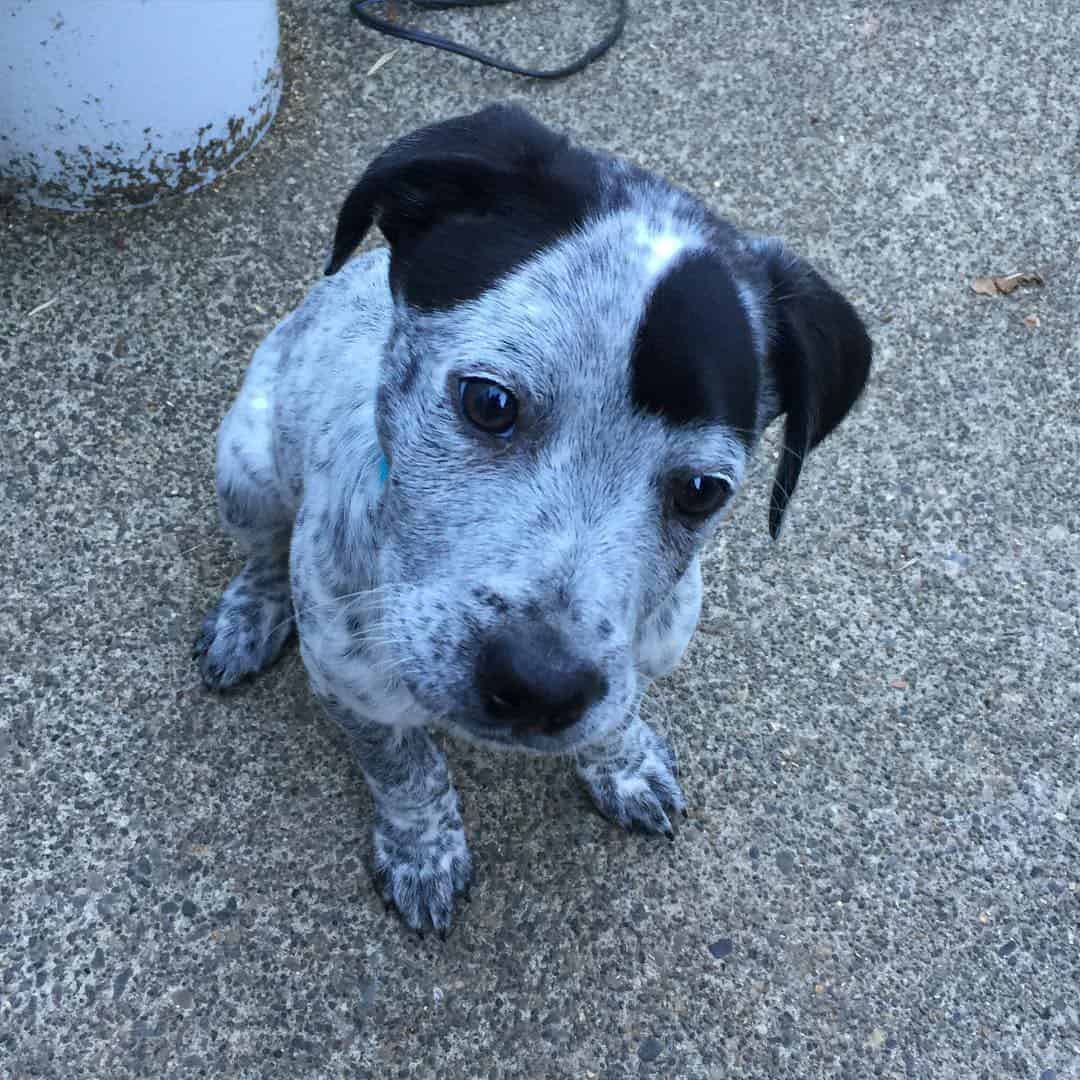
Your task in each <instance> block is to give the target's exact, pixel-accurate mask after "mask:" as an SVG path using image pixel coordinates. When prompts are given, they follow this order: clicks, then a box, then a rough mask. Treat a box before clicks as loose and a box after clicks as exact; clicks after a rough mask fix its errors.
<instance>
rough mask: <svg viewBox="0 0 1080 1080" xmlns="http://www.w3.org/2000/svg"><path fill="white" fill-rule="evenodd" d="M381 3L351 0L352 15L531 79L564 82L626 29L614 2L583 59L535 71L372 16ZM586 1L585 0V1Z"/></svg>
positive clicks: (621, 8) (623, 10)
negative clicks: (610, 19)
mask: <svg viewBox="0 0 1080 1080" xmlns="http://www.w3.org/2000/svg"><path fill="white" fill-rule="evenodd" d="M383 2H384V0H351V3H350V5H349V6H350V8H351V10H352V13H353V14H354V15H355V16H356V17H357V18H358V19H359V20H360V21H361V22H362V23H363V24H364V25H365V26H370V27H371V28H372V29H373V30H378V31H379V33H381V34H389V35H390V36H391V37H397V38H404V39H405V40H406V41H415V42H418V43H419V44H421V45H430V46H431V47H432V48H433V49H443V50H444V51H446V52H452V53H457V54H458V55H459V56H465V57H468V59H470V60H475V61H477V63H480V64H487V66H488V67H493V68H498V69H499V71H508V72H510V73H511V74H512V75H525V76H528V77H529V78H531V79H565V78H566V76H567V75H576V74H577V73H578V72H579V71H582V70H584V69H585V68H586V67H588V66H589V64H591V63H592V62H593V61H594V60H596V59H598V58H599V57H601V56H603V55H604V53H606V52H607V51H608V49H610V48H611V46H612V45H614V44H615V42H616V41H618V40H619V37H620V36H621V35H622V32H623V27H625V26H626V18H627V14H628V6H627V4H628V0H615V23H614V25H613V26H612V27H611V29H610V30H609V31H608V32H607V33H606V34H605V35H604V36H603V38H601V39H600V41H598V42H597V43H596V44H595V45H593V46H592V47H591V48H589V49H588V50H587V51H586V52H585V53H584V54H583V55H582V56H580V57H578V59H577V60H574V61H573V62H572V63H570V64H567V65H566V66H565V67H559V68H551V69H550V70H546V71H540V70H536V69H534V68H524V67H518V65H517V64H511V63H508V62H506V61H503V60H496V59H495V58H494V57H493V56H488V55H487V54H486V53H482V52H480V51H479V50H477V49H471V48H469V46H468V45H459V44H458V43H457V42H455V41H450V40H448V39H447V38H444V37H440V36H439V35H438V34H429V33H427V32H426V31H424V30H415V29H413V28H412V27H409V26H400V25H398V24H397V23H394V22H390V20H389V19H383V18H380V17H379V16H378V15H373V14H372V13H371V12H370V11H369V10H368V9H369V8H371V7H374V6H375V5H376V4H379V3H383ZM413 2H414V3H416V4H417V5H418V6H419V7H423V8H429V9H433V10H442V9H446V8H463V7H491V6H494V5H495V4H507V3H510V2H511V0H413ZM585 2H588V0H585Z"/></svg>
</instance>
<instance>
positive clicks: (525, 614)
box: [196, 107, 871, 931]
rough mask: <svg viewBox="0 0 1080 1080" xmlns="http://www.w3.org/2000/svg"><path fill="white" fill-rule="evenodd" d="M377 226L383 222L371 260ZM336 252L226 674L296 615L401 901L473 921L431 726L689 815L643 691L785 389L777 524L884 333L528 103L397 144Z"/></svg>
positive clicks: (247, 465) (288, 409) (315, 295)
mask: <svg viewBox="0 0 1080 1080" xmlns="http://www.w3.org/2000/svg"><path fill="white" fill-rule="evenodd" d="M373 224H378V226H379V229H380V230H381V232H382V234H383V236H384V237H385V238H386V241H387V243H388V244H389V248H383V249H380V250H377V251H373V252H371V253H369V254H367V255H364V256H363V257H362V258H358V259H356V260H354V261H352V262H348V260H349V257H350V255H352V253H353V252H354V251H355V249H356V248H357V246H358V245H359V244H360V242H361V241H362V240H363V239H364V237H365V236H366V235H367V233H368V231H369V230H370V229H371V227H372V225H373ZM326 275H327V276H326V278H325V280H323V281H322V282H320V283H319V284H318V285H317V286H316V287H315V288H314V289H313V290H312V291H311V293H310V295H309V296H308V298H307V299H306V300H305V301H304V303H303V304H302V305H301V307H300V308H299V309H298V310H296V311H295V312H293V314H291V315H290V316H289V317H288V318H286V319H285V320H284V321H283V322H282V323H281V324H280V325H279V326H278V327H277V328H276V329H275V330H274V331H273V332H272V333H271V334H270V335H269V337H268V338H267V339H266V340H265V341H264V342H263V344H262V345H261V346H260V347H259V349H258V351H257V352H256V353H255V357H254V359H253V360H252V363H251V366H250V369H249V371H248V373H247V376H246V379H245V382H244V385H243V388H242V390H241V391H240V394H239V397H238V398H237V400H236V402H235V404H234V405H233V407H232V409H231V411H230V412H229V413H228V415H227V416H226V418H225V420H224V422H223V424H222V426H221V429H220V433H219V436H218V447H217V450H218V453H217V493H218V498H219V503H220V513H221V520H222V524H223V526H224V528H225V530H226V531H227V532H228V533H229V534H230V535H231V536H233V537H234V538H235V539H236V540H237V541H238V542H239V543H240V544H241V546H242V547H243V548H244V549H245V551H246V554H247V562H246V563H245V565H244V568H243V569H242V570H241V571H240V573H239V574H238V575H237V576H236V578H234V579H233V581H232V583H231V584H230V585H229V586H228V588H227V589H226V590H225V594H224V596H223V597H222V599H221V601H220V603H219V604H218V605H217V607H216V608H214V610H213V611H211V612H210V614H209V615H208V616H207V617H206V620H205V623H204V625H203V629H202V633H201V635H200V637H199V639H198V641H197V642H196V655H197V657H198V658H199V661H200V666H201V670H202V675H203V678H204V680H205V682H206V684H207V685H208V686H210V687H212V688H216V689H222V688H225V687H229V686H233V685H235V684H236V683H238V682H240V681H241V680H242V679H244V678H246V677H249V676H251V675H254V674H255V673H256V672H258V671H259V670H261V669H262V668H264V667H266V666H267V665H268V664H269V663H271V661H273V660H274V658H275V657H276V656H277V655H278V654H279V653H280V652H281V649H282V647H283V646H284V645H285V643H286V641H287V639H288V638H289V636H290V634H291V632H292V629H293V627H294V626H295V627H296V628H297V629H298V631H299V636H300V650H301V654H302V656H303V660H304V664H305V666H306V668H307V672H308V675H309V677H310V681H311V686H312V688H313V690H314V692H315V694H316V696H317V697H318V699H319V700H320V701H321V702H322V704H323V706H324V708H325V709H326V711H327V712H328V713H329V714H330V716H331V717H332V718H333V719H334V720H335V721H336V722H337V723H338V724H339V725H340V726H341V727H342V728H343V729H344V731H345V732H346V734H347V736H348V739H349V741H350V744H351V747H352V750H353V753H354V754H355V757H356V761H357V764H358V765H359V766H360V769H361V770H362V771H363V773H364V776H365V777H366V779H367V782H368V785H369V786H370V788H371V793H372V795H373V796H374V807H375V818H374V820H375V826H374V850H375V857H374V863H375V875H376V881H377V883H378V886H379V888H380V890H381V891H382V894H383V897H384V899H385V900H386V901H387V902H388V903H389V902H392V903H393V904H395V905H396V906H397V908H398V909H399V911H400V912H401V914H402V915H403V916H404V919H405V921H406V922H407V923H408V924H409V925H410V926H412V927H415V928H423V927H425V926H428V925H430V926H432V927H434V928H435V929H436V930H439V931H445V929H446V928H447V926H448V925H449V922H450V919H451V914H452V908H453V904H454V897H455V894H457V893H461V892H463V891H464V890H465V889H466V888H467V886H468V884H469V879H470V876H471V864H470V858H469V852H468V848H467V846H466V843H465V834H464V831H463V829H462V821H461V814H460V812H459V809H458V799H457V794H456V793H455V791H454V788H453V786H452V785H451V782H450V776H449V773H448V771H447V766H446V761H445V759H444V757H443V755H442V753H441V752H440V751H439V749H438V748H437V747H436V745H435V743H434V742H433V741H432V739H431V737H430V736H429V734H428V731H427V729H428V728H429V727H438V728H443V729H445V730H448V731H450V732H452V733H455V734H459V735H463V736H466V737H468V738H470V739H473V740H475V741H477V742H479V743H483V744H484V745H487V746H494V747H507V748H515V749H520V750H528V751H533V752H535V753H542V754H559V755H563V756H565V757H567V758H568V759H569V760H570V761H571V762H572V764H573V767H574V768H575V769H576V770H577V772H578V774H579V776H580V777H581V779H582V781H583V782H584V784H585V786H586V788H587V789H588V791H589V793H590V795H591V796H592V798H593V800H594V801H595V803H596V805H597V807H598V808H599V809H600V811H601V812H602V813H603V814H605V815H606V816H607V817H608V818H610V819H611V820H612V821H615V822H617V823H618V824H619V825H622V826H624V827H626V828H640V829H644V830H646V831H648V832H654V833H662V834H665V835H667V836H669V837H670V836H672V830H671V825H670V822H669V819H668V812H669V811H682V810H683V809H684V806H685V802H684V798H683V794H682V792H681V791H680V789H679V784H678V782H677V780H676V769H675V758H674V755H673V754H672V751H671V749H670V747H669V745H668V743H667V742H666V741H665V739H664V738H663V737H662V736H661V735H659V734H658V733H657V732H655V731H653V730H652V729H651V728H650V727H648V726H647V725H646V724H645V723H644V722H643V721H642V720H641V719H640V718H639V715H638V704H639V702H640V700H641V697H642V695H643V694H644V692H645V690H646V688H647V687H648V685H649V683H650V682H651V680H653V679H656V678H658V677H660V676H663V675H666V674H668V673H669V672H670V671H671V670H672V669H673V668H674V667H675V666H676V664H677V663H678V662H679V659H680V658H681V656H682V654H683V651H684V650H685V648H686V646H687V643H688V642H689V640H690V636H691V634H692V633H693V631H694V627H695V625H696V622H697V619H698V614H699V609H700V604H701V573H700V570H699V565H698V555H699V552H700V551H701V548H702V546H703V545H704V544H705V543H706V542H707V541H708V539H709V537H710V536H711V535H712V533H713V531H714V529H715V528H716V526H717V523H718V522H719V521H720V520H721V519H722V518H723V517H724V515H725V514H726V513H727V512H728V510H729V508H730V506H731V502H732V499H733V497H734V495H735V493H736V492H737V491H738V489H739V486H740V485H741V483H742V481H743V477H744V476H745V474H746V469H747V462H748V460H749V458H750V455H751V454H752V453H753V451H754V449H755V446H756V445H757V443H758V440H759V437H760V435H761V433H762V431H763V429H764V428H765V427H766V426H767V425H768V424H769V423H770V422H771V421H772V420H773V419H774V418H776V417H777V416H779V415H781V414H783V415H784V416H785V426H784V446H783V451H782V454H781V458H780V464H779V467H778V471H777V474H776V479H775V483H774V485H773V491H772V502H771V508H770V512H769V527H770V530H771V532H772V534H773V535H774V536H775V535H776V534H777V532H778V530H779V528H780V525H781V522H782V520H783V516H784V510H785V507H786V505H787V503H788V500H789V498H790V497H791V495H792V493H793V492H794V490H795V485H796V483H797V481H798V479H799V472H800V470H801V468H802V463H803V459H804V457H805V455H806V454H807V452H808V451H809V450H811V449H812V448H813V447H814V446H815V445H817V443H819V442H820V441H821V439H823V438H824V437H825V436H826V435H828V434H829V432H831V431H832V430H833V429H834V428H835V427H836V426H837V424H839V423H840V421H841V420H842V419H843V417H844V416H845V415H846V414H847V412H848V410H849V409H850V408H851V406H852V404H853V403H854V402H855V400H856V398H857V397H858V396H859V394H860V392H861V391H862V389H863V386H864V384H865V382H866V379H867V375H868V372H869V367H870V356H871V344H870V341H869V339H868V337H867V334H866V332H865V330H864V328H863V325H862V323H861V322H860V321H859V318H858V316H857V315H856V314H855V312H854V311H853V310H852V308H851V306H850V305H849V304H848V303H847V302H846V301H845V300H844V299H843V298H841V297H840V296H839V295H838V294H837V293H836V292H835V291H834V290H833V289H832V288H831V287H830V286H829V285H828V284H827V283H826V282H825V281H824V280H823V279H822V278H821V277H820V276H819V275H818V274H817V273H815V272H814V271H813V270H812V269H811V268H810V267H809V266H808V265H807V264H806V263H805V262H803V261H802V260H800V259H799V258H797V257H796V256H794V255H792V254H791V253H789V252H788V251H787V250H786V249H785V248H784V247H783V246H782V245H781V244H780V243H779V242H778V241H776V240H773V239H763V238H760V237H755V236H749V235H745V234H743V233H741V232H739V231H738V230H737V229H736V228H735V227H734V226H733V225H731V224H729V223H728V222H725V221H721V220H718V219H717V218H716V217H714V216H713V215H712V214H711V213H710V212H709V211H708V210H707V209H706V208H705V207H704V206H702V204H701V203H699V202H698V201H697V200H696V199H694V198H692V197H691V196H689V195H687V194H686V193H685V192H682V191H679V190H676V189H675V188H673V187H671V186H670V185H668V184H667V183H665V182H664V181H662V180H660V179H657V178H656V177H654V176H651V175H649V174H647V173H645V172H643V171H641V170H640V169H637V168H635V167H633V166H632V165H629V164H626V163H625V162H622V161H619V160H616V159H614V158H612V157H608V156H606V155H604V154H599V153H594V152H591V151H588V150H584V149H581V148H579V147H577V146H574V145H572V144H571V143H570V142H569V141H568V140H567V139H565V138H563V137H562V136H560V135H557V134H555V133H553V132H552V131H550V130H549V129H548V128H546V127H544V126H543V125H542V124H540V123H539V122H538V121H536V120H535V119H533V118H532V117H531V116H529V115H528V114H527V113H525V112H523V111H522V110H521V109H518V108H509V107H492V108H488V109H485V110H483V111H482V112H479V113H476V114H475V115H471V116H465V117H460V118H457V119H452V120H448V121H446V122H444V123H439V124H435V125H433V126H432V127H429V128H425V129H423V130H421V131H418V132H416V133H414V134H412V135H409V136H407V137H406V138H403V139H401V140H400V141H398V142H397V143H394V144H393V145H392V146H390V147H389V149H387V150H386V151H385V152H384V153H383V154H382V155H381V156H380V157H379V158H377V159H376V160H375V161H374V162H373V163H372V165H371V166H370V167H369V168H368V170H367V171H366V172H365V173H364V175H363V176H362V177H361V179H360V181H359V183H358V184H357V185H356V187H355V188H353V190H352V192H351V193H350V194H349V196H348V198H347V199H346V200H345V203H344V206H343V207H342V210H341V214H340V217H339V219H338V224H337V232H336V235H335V238H334V245H333V251H332V253H331V255H330V258H329V262H328V264H327V267H326Z"/></svg>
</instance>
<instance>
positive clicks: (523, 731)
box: [448, 720, 593, 756]
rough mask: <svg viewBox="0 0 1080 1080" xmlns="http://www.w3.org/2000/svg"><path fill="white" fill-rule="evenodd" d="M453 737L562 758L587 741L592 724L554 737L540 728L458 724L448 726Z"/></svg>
mask: <svg viewBox="0 0 1080 1080" xmlns="http://www.w3.org/2000/svg"><path fill="white" fill-rule="evenodd" d="M448 729H449V730H450V731H451V732H452V733H454V734H460V735H461V736H462V737H463V738H465V739H467V740H468V741H469V742H472V743H476V744H477V745H479V746H484V747H487V748H489V749H498V750H526V751H529V752H530V753H534V754H550V755H553V756H562V755H565V754H568V753H572V752H573V751H574V750H576V749H577V748H578V747H580V746H584V745H585V744H586V743H588V742H589V741H590V735H591V733H592V731H593V727H592V725H591V724H587V723H581V724H578V725H576V726H575V728H564V729H563V730H562V731H560V732H558V733H557V734H555V735H552V734H549V733H546V732H545V731H544V730H543V728H542V727H541V726H539V725H533V726H524V725H518V726H516V727H505V728H495V727H489V726H488V725H486V724H478V723H476V722H475V721H468V720H457V721H455V722H453V723H452V724H449V725H448Z"/></svg>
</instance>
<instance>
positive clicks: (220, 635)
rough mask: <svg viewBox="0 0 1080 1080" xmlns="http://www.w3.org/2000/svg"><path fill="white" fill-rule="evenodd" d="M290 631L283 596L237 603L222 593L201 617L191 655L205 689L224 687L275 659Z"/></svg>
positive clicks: (233, 684)
mask: <svg viewBox="0 0 1080 1080" xmlns="http://www.w3.org/2000/svg"><path fill="white" fill-rule="evenodd" d="M291 633H292V618H291V612H290V607H289V603H288V598H287V597H274V598H266V599H265V600H263V601H262V602H259V601H251V600H249V601H248V602H247V603H245V604H237V603H234V602H230V599H229V597H228V596H226V597H225V598H223V599H222V601H221V603H219V604H218V605H217V607H215V608H214V609H213V610H212V611H211V612H210V613H209V614H208V615H207V616H206V618H205V619H204V620H203V625H202V629H201V630H200V632H199V636H198V637H197V638H196V639H195V642H194V644H193V645H192V658H193V659H194V660H195V661H196V662H197V663H198V665H199V673H200V674H201V675H202V680H203V683H204V684H205V685H206V686H207V687H208V688H209V689H211V690H227V689H230V688H231V687H235V686H237V685H238V684H240V683H242V682H245V681H246V680H248V679H250V678H252V676H254V675H255V674H256V673H258V672H259V671H261V670H262V669H263V668H265V667H267V666H268V665H269V664H270V663H271V662H272V661H273V660H274V659H276V658H277V656H278V654H279V653H280V652H281V650H282V649H283V648H284V646H285V643H286V642H287V641H288V639H289V636H290V634H291Z"/></svg>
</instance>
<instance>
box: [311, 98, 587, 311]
mask: <svg viewBox="0 0 1080 1080" xmlns="http://www.w3.org/2000/svg"><path fill="white" fill-rule="evenodd" d="M603 190H604V186H603V184H602V183H601V164H600V162H599V161H598V160H597V158H596V157H595V156H594V155H592V154H590V153H589V152H588V151H586V150H580V149H578V148H576V147H574V146H571V144H570V143H569V141H568V140H567V139H565V138H564V137H563V136H561V135H558V134H556V133H555V132H553V131H550V130H549V129H548V128H546V127H544V125H542V124H540V123H539V122H538V121H536V120H534V119H533V118H532V117H531V116H529V114H528V113H526V112H524V111H523V110H522V109H517V108H512V107H506V106H495V107H492V108H489V109H485V110H483V111H482V112H479V113H476V114H474V115H472V116H466V117H458V118H455V119H453V120H449V121H446V122H444V123H442V124H435V125H433V126H432V127H430V128H426V129H424V130H423V131H420V132H417V133H415V134H414V135H411V136H409V137H407V138H405V139H402V140H401V141H400V142H398V143H395V144H394V145H393V146H392V147H390V148H389V149H388V150H387V151H386V152H385V153H384V154H383V155H382V156H381V157H380V158H379V159H378V160H376V161H375V162H374V163H373V164H372V166H371V167H370V168H369V169H368V171H367V172H366V173H365V174H364V176H363V178H362V179H361V180H360V183H358V184H357V185H356V187H355V188H354V189H353V191H352V192H351V194H350V195H349V197H348V199H347V200H346V202H345V205H344V206H343V208H342V211H341V215H340V217H339V220H338V230H337V236H336V238H335V244H334V253H333V255H332V256H331V259H330V263H329V266H328V268H327V272H328V273H333V272H335V271H336V270H337V269H338V268H339V267H340V266H341V264H342V263H343V262H344V261H345V259H346V258H348V256H349V254H351V252H352V251H353V250H354V249H355V247H356V245H357V244H358V243H359V242H360V240H361V239H362V238H363V236H364V234H365V233H366V232H367V230H368V228H370V226H371V224H372V223H373V221H375V220H377V221H378V224H379V228H380V229H381V231H382V233H383V235H384V236H385V237H386V239H387V241H388V242H389V244H390V247H391V251H392V256H391V262H390V282H391V285H392V286H393V288H394V291H395V292H397V293H400V294H401V295H403V296H404V297H405V299H406V301H407V302H408V303H409V304H410V305H412V306H413V307H416V308H419V309H421V310H426V311H433V310H445V309H447V308H452V307H454V306H455V305H457V304H460V303H463V302H464V301H467V300H471V299H474V298H475V297H477V296H480V295H481V294H482V293H484V292H485V291H486V290H487V289H489V288H490V287H491V286H492V285H493V284H494V283H495V282H496V281H498V280H499V279H500V278H502V277H504V276H505V275H507V274H509V273H510V272H511V271H513V270H514V269H516V268H517V267H519V266H521V265H522V264H523V263H525V262H526V261H527V260H528V259H530V258H531V257H532V256H534V255H536V254H537V253H538V252H540V251H542V250H543V249H544V248H546V247H550V246H551V245H552V244H553V243H555V242H556V241H557V240H558V239H559V238H560V237H562V236H565V235H567V234H568V233H569V232H571V231H572V230H573V229H574V228H575V227H577V226H578V225H580V224H581V223H582V222H583V221H584V220H585V218H586V217H587V216H588V215H589V213H590V212H591V211H592V210H593V209H594V208H595V207H596V205H597V202H598V201H599V200H600V198H601V193H602V192H603Z"/></svg>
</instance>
